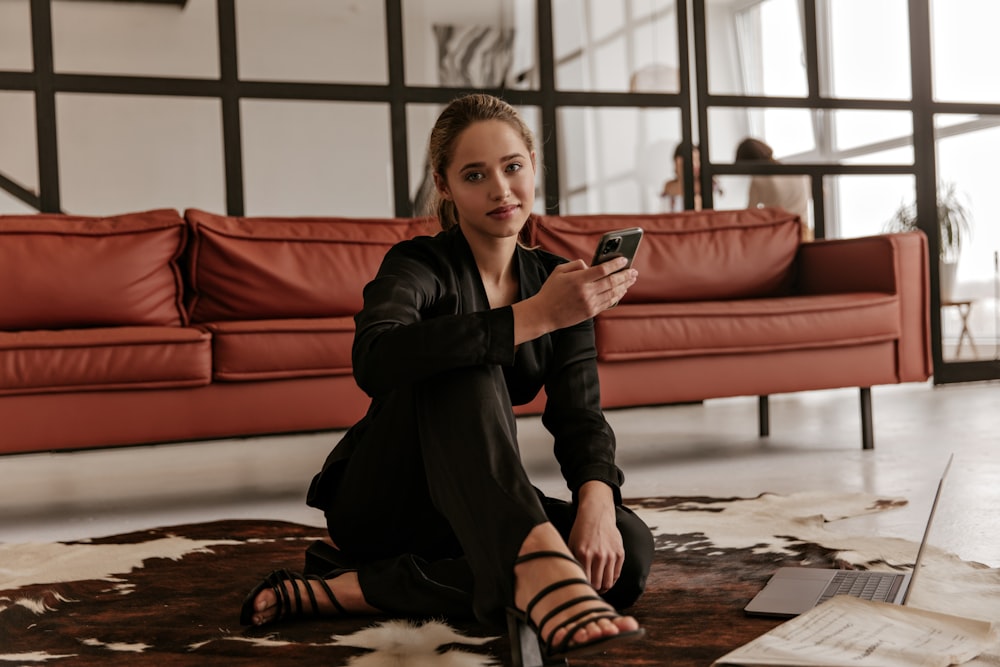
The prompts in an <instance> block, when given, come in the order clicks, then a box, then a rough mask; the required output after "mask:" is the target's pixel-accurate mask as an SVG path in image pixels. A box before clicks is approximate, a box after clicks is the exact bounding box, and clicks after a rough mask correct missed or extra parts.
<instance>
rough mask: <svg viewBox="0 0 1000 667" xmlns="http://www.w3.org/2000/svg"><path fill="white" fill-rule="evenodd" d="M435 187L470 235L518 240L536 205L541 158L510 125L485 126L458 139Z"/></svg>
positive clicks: (489, 123)
mask: <svg viewBox="0 0 1000 667" xmlns="http://www.w3.org/2000/svg"><path fill="white" fill-rule="evenodd" d="M434 182H435V184H436V185H437V188H438V191H439V192H440V193H441V196H442V197H445V198H446V199H450V200H451V201H453V202H454V203H455V208H456V209H457V211H458V220H459V224H460V225H461V227H462V230H463V231H464V232H465V234H466V235H469V234H477V235H481V236H485V237H490V238H509V237H516V236H517V234H518V233H519V232H520V231H521V228H522V227H523V226H524V223H525V222H526V221H527V219H528V216H529V215H530V214H531V209H532V208H533V207H534V205H535V154H534V153H532V152H531V151H529V150H528V147H527V146H526V145H525V143H524V140H523V139H522V138H521V135H520V134H519V133H518V132H517V130H515V129H514V128H513V127H511V126H510V125H508V124H507V123H505V122H504V121H500V120H486V121H479V122H476V123H473V124H472V125H470V126H469V127H467V128H466V129H465V130H464V131H463V132H462V133H461V134H460V135H459V136H458V139H457V140H456V141H455V150H454V154H453V155H452V159H451V164H449V165H448V167H447V169H446V170H445V178H444V179H442V178H441V177H440V175H439V174H435V175H434Z"/></svg>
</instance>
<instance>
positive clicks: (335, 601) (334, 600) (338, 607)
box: [306, 570, 347, 616]
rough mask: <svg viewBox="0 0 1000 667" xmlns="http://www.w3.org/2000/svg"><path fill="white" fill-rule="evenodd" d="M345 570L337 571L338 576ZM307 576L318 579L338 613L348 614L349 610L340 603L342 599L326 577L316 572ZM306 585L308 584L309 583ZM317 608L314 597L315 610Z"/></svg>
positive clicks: (314, 579)
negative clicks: (334, 592) (338, 597)
mask: <svg viewBox="0 0 1000 667" xmlns="http://www.w3.org/2000/svg"><path fill="white" fill-rule="evenodd" d="M344 572H347V570H341V571H340V572H337V573H336V576H340V575H341V574H343V573H344ZM306 578H308V579H310V580H312V581H318V582H319V585H320V588H322V589H323V592H324V593H326V597H328V598H330V602H332V603H333V608H334V609H336V610H337V612H338V613H340V614H344V615H345V616H346V615H347V610H346V609H344V607H343V605H341V604H340V600H338V599H337V596H336V595H334V594H333V589H331V588H330V585H329V584H328V583H326V579H324V578H323V577H321V576H319V575H315V574H309V575H306ZM306 585H307V586H308V583H307V584H306ZM309 595H310V597H312V592H311V591H310V593H309ZM317 609H318V607H317V606H316V600H315V598H313V611H315V610H317Z"/></svg>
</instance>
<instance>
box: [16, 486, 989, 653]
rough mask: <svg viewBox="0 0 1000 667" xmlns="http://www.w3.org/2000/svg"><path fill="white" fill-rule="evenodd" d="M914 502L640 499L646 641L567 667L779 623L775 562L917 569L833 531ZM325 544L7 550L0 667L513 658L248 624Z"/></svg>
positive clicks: (274, 525) (445, 629) (252, 538)
mask: <svg viewBox="0 0 1000 667" xmlns="http://www.w3.org/2000/svg"><path fill="white" fill-rule="evenodd" d="M904 503H905V501H902V500H899V499H891V498H889V499H887V498H877V497H874V496H868V495H863V494H850V495H840V496H837V495H831V494H795V495H791V496H777V495H771V494H765V495H762V496H760V497H757V498H731V499H711V498H646V499H639V500H633V501H631V502H630V505H631V506H632V507H633V508H634V509H635V510H636V511H637V512H638V513H639V514H640V516H642V518H643V519H644V520H645V521H646V522H647V523H648V524H649V525H650V527H651V528H652V530H653V533H654V534H655V536H656V544H657V554H656V559H655V561H654V565H653V571H652V574H651V576H650V579H649V583H648V588H647V592H646V595H645V596H644V597H643V598H642V599H641V600H640V601H639V603H638V604H637V605H636V606H635V607H634V608H633V609H631V610H630V613H632V614H634V615H635V616H636V617H637V618H638V619H639V620H640V622H641V623H642V624H643V626H644V627H645V628H646V631H647V633H648V639H647V640H646V641H643V642H636V643H633V644H630V645H627V646H624V647H621V648H620V649H619V650H616V651H615V653H614V656H613V657H610V656H600V655H597V656H593V657H590V658H587V659H582V660H578V661H574V662H573V665H574V666H575V667H576V666H579V667H596V666H597V665H609V664H614V665H671V666H675V667H678V666H679V667H684V666H686V665H692V666H695V665H697V666H699V667H704V666H706V665H709V664H710V663H711V662H712V661H713V660H715V659H716V658H718V657H720V656H722V655H723V654H725V653H727V652H729V651H730V650H732V649H734V648H736V647H737V646H740V645H742V644H744V643H746V642H747V641H750V640H751V639H753V638H754V637H757V636H758V635H760V634H762V633H764V632H766V631H767V630H769V629H771V628H773V627H774V626H775V625H777V624H778V623H779V622H780V621H777V620H772V619H760V618H749V617H746V616H745V615H744V614H743V612H742V608H743V606H744V605H745V604H746V602H747V601H748V600H749V599H750V598H751V597H753V595H754V594H755V593H756V592H757V591H758V590H759V589H760V587H761V586H762V585H763V584H764V582H765V581H766V580H767V577H768V576H769V575H770V573H771V572H772V571H773V570H774V569H775V568H776V567H778V566H781V565H793V564H805V565H815V566H832V565H834V564H835V563H837V562H843V563H847V564H852V565H857V566H863V567H881V568H887V567H888V568H906V567H908V566H909V565H910V564H911V563H912V560H913V557H914V555H915V553H916V544H914V543H913V542H908V541H905V540H898V539H893V538H870V537H869V538H861V537H847V536H844V535H842V534H840V533H837V532H834V531H830V530H827V528H826V524H827V523H828V522H830V521H836V520H838V519H841V518H846V517H851V516H858V515H861V514H865V513H872V512H880V511H885V510H889V509H892V508H894V507H897V506H899V505H901V504H904ZM321 537H323V530H322V529H319V528H314V527H308V526H302V525H298V524H291V523H283V522H275V521H247V520H239V521H235V520H234V521H217V522H212V523H206V524H195V525H186V526H173V527H168V528H158V529H154V530H148V531H141V532H136V533H130V534H127V535H118V536H113V537H107V538H100V539H93V540H88V541H81V542H66V543H52V544H0V665H4V664H16V665H57V666H59V667H62V666H63V665H67V666H73V667H76V666H85V665H101V666H102V667H103V666H105V665H130V666H132V665H150V666H152V665H155V666H157V667H173V666H176V665H192V666H195V665H197V666H199V667H202V666H205V667H212V666H215V665H235V664H247V665H257V664H269V665H278V666H281V665H288V666H292V665H295V666H296V667H299V666H301V665H305V664H309V665H312V664H323V665H331V666H337V665H345V666H349V667H376V666H377V667H388V666H390V665H392V666H397V667H425V666H426V667H483V666H486V665H505V664H508V662H509V654H510V653H509V647H508V644H507V640H506V638H505V637H502V636H500V637H498V636H497V635H496V634H495V633H494V632H491V631H490V630H489V629H488V628H484V627H481V626H477V625H474V624H467V623H453V622H448V621H446V620H444V619H406V620H403V619H387V618H335V619H324V620H312V621H303V622H290V623H284V624H280V625H276V626H273V627H269V628H267V629H266V630H256V631H254V630H250V631H248V630H246V629H244V628H242V627H240V625H239V623H238V615H239V607H240V604H241V602H242V600H243V597H244V595H245V594H246V592H247V591H248V590H249V589H250V588H251V587H252V586H253V585H254V584H256V583H257V581H258V580H259V579H260V578H261V577H263V575H265V574H266V573H267V572H268V571H270V570H271V569H273V568H275V567H289V568H293V569H301V567H302V565H303V552H304V550H305V548H306V546H308V545H309V544H310V543H311V542H312V541H313V540H315V539H319V538H321ZM927 573H930V574H926V573H925V575H924V576H922V578H921V579H920V581H919V584H918V588H919V590H918V591H915V592H914V596H915V597H914V600H913V601H914V603H915V604H920V605H922V606H926V607H929V608H934V609H939V610H942V611H949V612H951V613H963V614H966V615H976V616H978V617H981V618H988V619H989V620H996V621H1000V603H998V602H997V601H998V600H1000V570H995V569H990V568H987V567H985V566H981V565H977V564H975V563H968V562H965V561H961V560H959V559H958V558H956V557H954V556H950V555H949V554H947V553H943V552H941V551H938V550H933V551H932V554H931V557H930V559H929V562H928V568H927ZM930 575H933V576H930ZM942 581H948V582H950V583H949V584H948V585H947V586H945V585H944V584H942ZM918 593H919V595H918ZM998 653H1000V650H998ZM981 664H994V665H996V664H1000V658H997V659H996V661H995V662H989V661H988V660H986V661H984V662H982V663H981Z"/></svg>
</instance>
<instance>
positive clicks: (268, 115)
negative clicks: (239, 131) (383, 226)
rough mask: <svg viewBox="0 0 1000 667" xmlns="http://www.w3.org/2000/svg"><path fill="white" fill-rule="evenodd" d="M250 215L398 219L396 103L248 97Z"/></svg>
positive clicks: (245, 122)
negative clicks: (392, 119) (392, 116)
mask: <svg viewBox="0 0 1000 667" xmlns="http://www.w3.org/2000/svg"><path fill="white" fill-rule="evenodd" d="M240 111H241V114H242V123H243V179H244V183H245V184H246V210H247V215H336V216H348V217H350V216H358V217H391V216H392V215H394V208H395V207H394V206H393V194H392V170H391V169H390V167H389V165H390V164H392V153H391V149H390V132H389V106H388V105H387V104H370V103H358V102H286V101H278V100H243V101H242V102H241V104H240Z"/></svg>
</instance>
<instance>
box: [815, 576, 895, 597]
mask: <svg viewBox="0 0 1000 667" xmlns="http://www.w3.org/2000/svg"><path fill="white" fill-rule="evenodd" d="M902 581H903V575H901V574H894V573H892V572H868V571H865V570H844V571H843V572H837V573H836V574H834V575H833V580H832V581H831V582H830V585H829V586H827V587H826V590H825V591H824V592H823V595H821V596H820V598H819V602H826V601H827V600H829V599H830V598H832V597H833V596H834V595H850V596H851V597H856V598H863V599H865V600H877V601H880V602H885V601H886V600H890V599H892V598H893V597H894V596H895V595H896V591H898V590H899V586H900V584H901V583H902Z"/></svg>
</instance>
